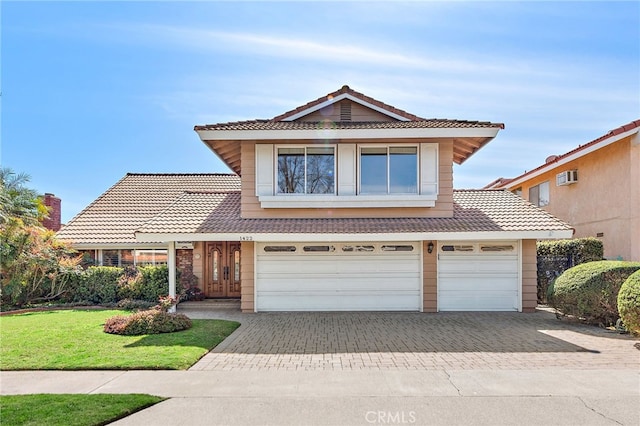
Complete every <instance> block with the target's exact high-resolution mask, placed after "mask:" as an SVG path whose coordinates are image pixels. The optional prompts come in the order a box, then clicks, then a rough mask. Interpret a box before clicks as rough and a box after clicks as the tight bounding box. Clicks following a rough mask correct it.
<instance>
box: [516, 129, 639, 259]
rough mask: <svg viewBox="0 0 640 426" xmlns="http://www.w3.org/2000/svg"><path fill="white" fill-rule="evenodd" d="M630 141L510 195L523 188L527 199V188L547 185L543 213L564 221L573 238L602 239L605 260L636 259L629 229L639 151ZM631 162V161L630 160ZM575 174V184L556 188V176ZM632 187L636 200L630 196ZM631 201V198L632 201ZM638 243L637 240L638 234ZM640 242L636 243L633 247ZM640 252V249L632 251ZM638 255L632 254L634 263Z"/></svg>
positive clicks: (548, 174) (528, 183)
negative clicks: (546, 212) (547, 196)
mask: <svg viewBox="0 0 640 426" xmlns="http://www.w3.org/2000/svg"><path fill="white" fill-rule="evenodd" d="M630 139H631V138H626V139H623V140H621V141H618V142H616V143H613V144H611V145H609V146H606V147H604V148H601V149H599V150H597V151H594V152H592V153H590V154H587V155H585V156H583V157H581V158H578V159H576V160H574V161H572V162H569V163H567V164H563V165H561V166H559V167H556V168H554V169H552V170H550V171H548V172H546V173H544V174H542V175H540V176H537V177H535V178H533V179H531V180H529V181H526V182H524V183H523V184H522V185H519V186H517V187H515V186H509V190H514V189H517V188H519V187H521V188H522V197H523V198H524V199H525V200H528V199H529V188H531V187H532V186H535V185H538V184H540V183H542V182H545V181H549V204H548V205H547V206H543V207H542V208H543V209H544V210H546V211H548V212H549V213H551V214H552V215H554V216H556V217H558V218H560V219H562V220H564V221H566V222H567V223H569V224H570V225H571V226H573V227H574V228H575V230H576V232H575V234H574V237H576V238H581V237H596V236H597V235H598V234H602V237H600V238H601V239H602V241H603V244H604V256H605V257H606V258H608V259H616V258H618V257H621V258H622V259H625V260H630V259H633V258H634V255H633V254H632V249H631V246H632V245H633V244H632V239H633V235H634V234H633V233H632V232H630V230H631V229H632V228H633V223H634V221H635V223H636V226H638V225H637V223H638V221H639V219H638V214H639V213H638V211H639V209H638V208H637V206H638V205H639V204H638V203H639V201H640V199H639V197H640V195H638V194H637V192H638V190H637V187H638V185H632V184H631V182H638V180H635V181H634V180H633V179H631V178H632V177H633V176H634V173H635V176H636V179H637V178H638V177H640V176H638V175H639V174H640V173H638V172H637V170H638V166H640V164H638V162H639V161H640V160H637V158H638V156H639V154H638V153H637V152H638V150H639V148H638V147H637V146H634V147H633V149H634V150H635V151H633V150H632V143H631V141H630ZM634 158H635V159H634ZM574 169H577V170H578V182H577V183H575V184H571V185H566V186H557V185H556V175H557V174H558V173H560V172H563V171H566V170H574ZM632 188H634V191H635V195H634V193H633V192H632ZM634 197H635V198H634ZM635 235H636V237H635V238H636V240H638V237H637V235H639V234H638V233H636V234H635ZM638 244H639V243H637V242H636V243H635V245H636V246H637V245H638ZM636 250H640V249H636ZM638 255H639V254H636V255H635V258H636V260H637V259H639V258H638Z"/></svg>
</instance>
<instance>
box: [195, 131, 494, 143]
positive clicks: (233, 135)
mask: <svg viewBox="0 0 640 426" xmlns="http://www.w3.org/2000/svg"><path fill="white" fill-rule="evenodd" d="M499 131H500V127H446V128H403V129H397V128H396V129H332V128H323V129H300V130H196V132H197V133H198V136H200V139H201V140H203V141H205V142H206V141H213V140H237V141H245V140H287V139H292V140H327V139H393V138H465V137H476V138H478V137H484V138H489V139H488V140H487V142H488V141H489V140H491V139H493V138H495V137H496V135H497V134H498V132H499Z"/></svg>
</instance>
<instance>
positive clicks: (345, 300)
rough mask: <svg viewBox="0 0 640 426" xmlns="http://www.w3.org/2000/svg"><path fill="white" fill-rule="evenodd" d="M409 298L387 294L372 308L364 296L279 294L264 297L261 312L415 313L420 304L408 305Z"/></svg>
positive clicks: (261, 299) (261, 302)
mask: <svg viewBox="0 0 640 426" xmlns="http://www.w3.org/2000/svg"><path fill="white" fill-rule="evenodd" d="M407 297H413V298H414V299H416V300H417V297H415V296H414V295H412V294H409V295H404V294H385V295H382V296H380V299H381V301H380V303H378V304H376V305H375V306H372V304H371V303H370V302H369V301H368V298H365V297H363V295H362V294H335V295H326V294H323V295H321V296H320V295H319V296H309V297H303V298H298V297H283V295H279V294H270V295H263V296H262V297H260V298H259V300H260V311H370V310H383V311H415V310H418V309H419V308H420V307H419V304H418V303H415V305H413V306H408V305H407Z"/></svg>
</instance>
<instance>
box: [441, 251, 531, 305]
mask: <svg viewBox="0 0 640 426" xmlns="http://www.w3.org/2000/svg"><path fill="white" fill-rule="evenodd" d="M496 244H502V245H511V246H512V247H514V249H513V250H515V248H516V247H517V242H515V241H512V242H506V243H495V242H493V243H492V242H489V243H479V242H463V243H460V242H452V243H441V244H440V245H439V253H438V310H441V311H514V310H518V307H519V301H518V300H519V294H520V293H519V279H520V278H519V257H518V255H517V254H514V252H513V250H511V251H509V252H504V253H503V252H499V251H483V250H481V249H480V248H481V247H484V246H492V245H493V246H495V245H496ZM444 245H447V246H449V247H448V249H449V250H448V251H447V252H443V250H441V247H442V246H444ZM458 246H461V247H462V246H464V247H465V249H466V250H468V251H465V252H462V251H460V252H456V251H455V249H454V250H453V251H450V250H451V247H454V248H455V247H458ZM470 247H471V248H472V249H471V250H469V248H470ZM515 251H516V253H517V250H515Z"/></svg>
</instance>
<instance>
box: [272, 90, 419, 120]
mask: <svg viewBox="0 0 640 426" xmlns="http://www.w3.org/2000/svg"><path fill="white" fill-rule="evenodd" d="M343 99H349V100H350V101H353V102H355V103H358V104H360V105H362V106H364V107H366V108H369V109H372V110H375V111H378V112H379V113H382V114H384V115H386V116H389V117H391V118H395V119H396V120H399V121H410V120H409V119H408V118H406V117H403V116H401V115H398V114H396V113H393V112H391V111H388V110H386V109H384V108H380V107H379V106H377V105H373V104H370V103H369V102H365V101H363V100H362V99H358V98H356V97H355V96H352V95H350V94H349V93H343V94H341V95H338V96H336V97H335V98H330V99H327V100H326V101H324V102H322V103H319V104H318V105H315V106H313V107H311V108H307V109H305V110H302V111H300V112H298V113H296V114H294V115H292V116H291V117H288V118H285V119H284V120H282V121H295V120H297V119H298V118H300V117H304V116H305V115H308V114H311V113H312V112H315V111H318V110H321V109H322V108H324V107H327V106H329V105H331V104H335V103H336V102H340V101H341V100H343Z"/></svg>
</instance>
